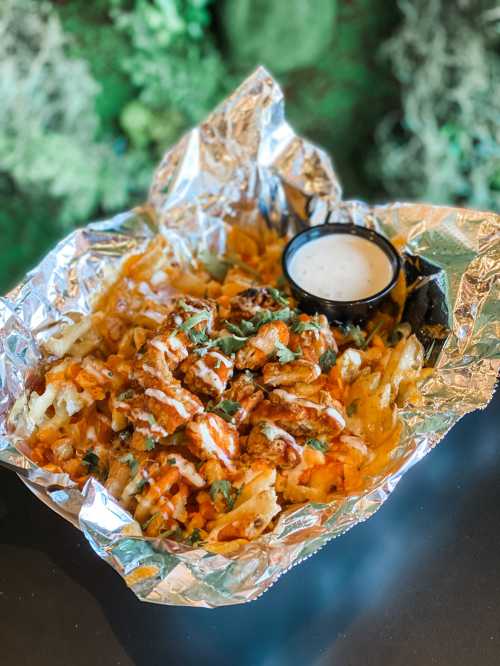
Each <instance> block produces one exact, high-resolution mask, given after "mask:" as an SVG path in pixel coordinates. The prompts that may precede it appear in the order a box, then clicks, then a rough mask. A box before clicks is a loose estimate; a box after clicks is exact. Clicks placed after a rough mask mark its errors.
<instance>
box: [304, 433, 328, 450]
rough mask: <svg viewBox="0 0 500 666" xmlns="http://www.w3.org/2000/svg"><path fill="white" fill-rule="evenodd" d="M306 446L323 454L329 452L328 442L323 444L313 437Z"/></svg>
mask: <svg viewBox="0 0 500 666" xmlns="http://www.w3.org/2000/svg"><path fill="white" fill-rule="evenodd" d="M306 446H310V447H311V449H316V450H317V451H321V453H325V451H328V444H326V442H322V441H321V440H320V439H315V438H314V437H311V438H310V439H308V440H307V442H306Z"/></svg>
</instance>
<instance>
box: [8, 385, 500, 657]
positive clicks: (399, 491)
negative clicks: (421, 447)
mask: <svg viewBox="0 0 500 666" xmlns="http://www.w3.org/2000/svg"><path fill="white" fill-rule="evenodd" d="M499 408H500V393H498V394H497V396H496V398H495V399H494V401H493V402H492V403H491V404H490V406H489V407H488V408H487V410H486V411H484V412H476V413H474V414H471V415H469V416H467V417H465V418H464V419H463V420H462V421H461V422H460V423H459V424H458V425H457V426H456V427H455V428H454V429H453V430H452V432H451V433H450V434H449V435H448V436H447V437H446V439H445V440H444V441H443V442H441V444H440V445H439V446H438V447H437V448H436V449H435V450H434V451H433V452H432V453H430V454H429V455H428V456H427V457H426V458H424V460H422V461H421V462H420V463H419V464H418V465H417V466H415V467H414V468H413V469H412V470H411V471H410V472H409V473H408V474H407V475H406V476H405V477H404V478H403V480H402V481H401V483H400V484H399V485H398V487H397V488H396V490H395V492H394V493H393V494H392V496H391V497H390V498H389V500H388V501H387V502H386V503H385V505H384V506H383V507H382V508H381V509H380V511H378V513H377V514H375V516H374V517H373V518H371V519H370V520H369V521H367V522H366V523H364V524H362V525H358V526H357V527H355V528H354V529H353V530H351V531H350V532H349V533H348V534H346V535H344V536H343V537H341V538H339V539H337V540H334V541H333V542H331V543H330V544H328V545H327V546H326V547H325V548H323V550H321V551H320V552H319V553H318V554H316V555H315V556H313V557H312V558H310V559H309V560H307V561H306V562H304V563H302V564H301V565H299V566H297V567H295V568H294V569H292V570H291V571H290V572H289V573H287V574H286V575H285V576H283V577H282V578H281V580H279V581H278V583H277V584H276V585H275V586H274V587H273V588H272V589H271V590H269V591H268V592H266V594H265V595H264V596H263V597H261V598H260V599H258V600H257V601H254V602H252V603H250V604H246V605H243V606H232V607H228V608H222V609H217V610H205V609H198V608H175V607H168V606H155V605H151V604H145V603H141V602H139V601H138V600H137V599H136V598H135V597H134V595H133V594H132V592H130V590H128V589H127V588H126V586H125V584H124V583H123V582H122V580H121V579H120V577H119V576H118V574H116V573H115V572H114V571H113V570H112V569H111V568H110V567H109V566H108V565H107V564H105V563H104V562H102V561H101V560H99V559H98V558H97V556H96V555H94V553H93V552H92V550H91V548H90V546H89V545H88V544H87V543H86V541H85V539H84V538H83V537H82V535H81V534H80V533H79V532H78V531H77V530H76V529H75V528H73V527H72V526H71V525H69V524H67V523H66V522H65V521H64V520H63V519H62V518H59V517H58V516H57V515H56V514H55V513H53V512H51V511H50V510H49V509H47V508H46V507H45V506H44V505H43V504H41V503H40V502H39V501H38V500H37V499H36V498H35V497H34V496H32V495H31V493H30V492H28V490H27V489H26V488H25V487H24V486H23V485H22V484H21V482H20V481H19V479H18V478H17V477H16V476H15V475H13V474H11V473H8V472H4V471H1V472H0V543H1V547H0V664H5V666H24V665H29V666H45V665H49V664H50V666H80V665H84V664H85V666H94V665H95V666H97V665H101V664H102V665H105V666H108V665H109V666H112V665H116V666H129V665H131V664H139V665H141V666H142V665H143V664H145V665H146V664H147V665H148V666H157V665H158V666H163V665H165V666H167V665H171V664H183V665H189V664H197V665H199V664H209V665H212V664H214V665H215V666H225V665H226V664H228V665H231V666H232V665H236V664H238V665H241V666H275V665H276V666H281V665H285V666H288V665H289V664H290V665H295V664H298V665H299V664H300V665H301V666H302V665H310V664H311V665H314V666H326V665H330V664H335V665H337V664H338V665H340V666H372V665H376V666H378V664H381V665H384V666H392V665H397V666H399V665H402V666H427V665H430V664H439V665H441V664H443V665H448V664H449V665H453V666H499V664H500V447H499V443H500V442H499V431H500V411H499Z"/></svg>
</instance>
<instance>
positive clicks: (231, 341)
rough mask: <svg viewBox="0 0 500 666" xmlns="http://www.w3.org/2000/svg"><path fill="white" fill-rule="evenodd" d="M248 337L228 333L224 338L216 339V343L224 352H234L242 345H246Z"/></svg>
mask: <svg viewBox="0 0 500 666" xmlns="http://www.w3.org/2000/svg"><path fill="white" fill-rule="evenodd" d="M246 341H247V338H240V337H237V336H236V335H228V336H226V337H224V338H219V339H218V340H216V342H215V344H216V345H217V347H219V349H221V350H222V351H223V352H224V354H228V355H229V354H234V352H237V351H238V350H240V349H241V348H242V347H244V346H245V344H246Z"/></svg>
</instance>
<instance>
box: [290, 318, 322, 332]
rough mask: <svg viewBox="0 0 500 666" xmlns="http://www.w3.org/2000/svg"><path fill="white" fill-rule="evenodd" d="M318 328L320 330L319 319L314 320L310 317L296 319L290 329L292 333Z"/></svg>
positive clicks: (316, 329)
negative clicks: (307, 319)
mask: <svg viewBox="0 0 500 666" xmlns="http://www.w3.org/2000/svg"><path fill="white" fill-rule="evenodd" d="M320 330H321V324H320V323H319V321H314V319H312V320H311V321H301V320H300V319H297V320H296V321H294V322H293V324H292V331H293V332H294V333H304V332H305V331H320Z"/></svg>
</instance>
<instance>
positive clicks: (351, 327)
mask: <svg viewBox="0 0 500 666" xmlns="http://www.w3.org/2000/svg"><path fill="white" fill-rule="evenodd" d="M340 330H341V331H342V333H343V334H344V335H345V336H346V337H347V338H349V339H350V340H352V342H353V343H354V344H355V345H356V347H360V348H363V347H364V345H365V336H364V334H363V331H362V330H361V329H360V327H359V326H356V325H355V324H343V325H342V326H341V327H340Z"/></svg>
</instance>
